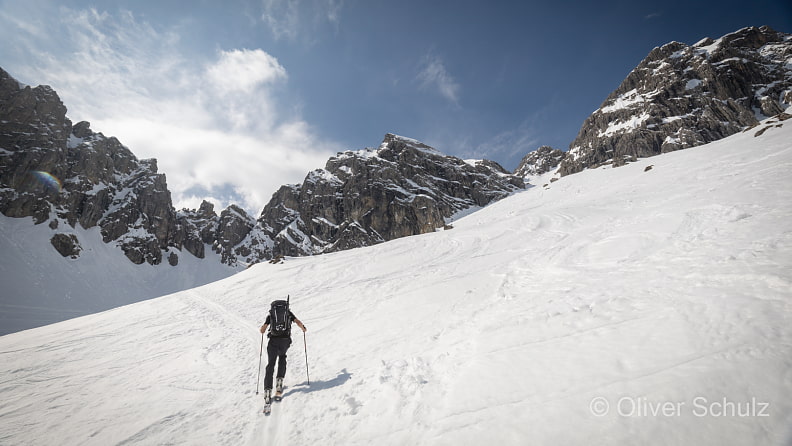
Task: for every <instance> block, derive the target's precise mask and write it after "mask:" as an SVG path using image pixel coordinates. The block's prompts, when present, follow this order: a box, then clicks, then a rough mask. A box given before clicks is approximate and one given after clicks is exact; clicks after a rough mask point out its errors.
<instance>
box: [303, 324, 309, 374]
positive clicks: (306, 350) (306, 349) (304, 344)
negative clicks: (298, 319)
mask: <svg viewBox="0 0 792 446" xmlns="http://www.w3.org/2000/svg"><path fill="white" fill-rule="evenodd" d="M303 347H305V376H306V377H307V378H308V385H309V386H310V385H311V376H310V375H309V374H308V344H307V343H306V342H305V332H303Z"/></svg>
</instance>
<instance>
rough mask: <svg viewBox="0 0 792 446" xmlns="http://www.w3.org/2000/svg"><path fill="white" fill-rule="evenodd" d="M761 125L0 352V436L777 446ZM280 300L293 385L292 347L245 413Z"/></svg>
mask: <svg viewBox="0 0 792 446" xmlns="http://www.w3.org/2000/svg"><path fill="white" fill-rule="evenodd" d="M773 125H776V124H773ZM764 126H766V125H764ZM764 126H763V127H764ZM758 130H759V128H756V129H753V130H749V131H747V132H745V133H741V134H738V135H735V136H733V137H730V138H728V139H726V140H723V141H720V142H716V143H712V144H709V145H707V146H702V147H699V148H693V149H688V150H684V151H680V152H674V153H670V154H666V155H662V156H658V157H654V158H649V159H646V160H640V161H639V162H636V163H632V164H628V165H627V166H624V167H620V168H617V169H610V168H607V169H598V170H589V171H584V172H582V173H579V174H576V175H572V176H568V177H565V178H562V179H561V180H560V181H558V182H555V183H551V184H549V185H548V186H547V187H542V185H537V187H533V188H530V189H528V190H526V191H525V192H522V193H518V194H515V195H513V196H511V197H509V198H507V199H504V200H502V201H500V202H497V203H495V204H493V205H491V206H488V207H486V208H484V209H482V210H481V211H479V212H476V213H474V214H471V215H469V216H467V217H464V218H462V219H460V220H458V221H456V222H454V229H451V230H446V231H441V232H436V233H433V234H426V235H422V236H415V237H409V238H404V239H399V240H395V241H392V242H388V243H384V244H381V245H377V246H373V247H369V248H362V249H355V250H351V251H345V252H339V253H334V254H327V255H321V256H316V257H311V258H288V259H286V261H285V262H284V263H282V264H277V265H273V264H269V263H265V264H260V265H256V266H254V267H252V268H250V269H248V270H246V271H244V272H241V273H239V274H237V275H235V276H232V277H230V278H228V279H225V280H222V281H220V282H216V283H213V284H209V285H206V286H203V287H201V288H197V289H193V290H189V291H184V292H180V293H177V294H173V295H169V296H165V297H162V298H159V299H154V300H150V301H146V302H142V303H138V304H134V305H130V306H127V307H122V308H118V309H115V310H111V311H108V312H105V313H100V314H96V315H92V316H87V317H83V318H78V319H74V320H70V321H66V322H62V323H59V324H55V325H51V326H47V327H43V328H39V329H33V330H28V331H25V332H21V333H15V334H11V335H7V336H3V337H0V377H2V378H0V380H1V383H0V419H1V420H2V423H0V444H14V445H18V444H59V445H62V444H89V445H90V444H95V445H108V444H212V445H214V444H233V445H237V444H243V445H244V444H259V445H311V444H314V445H319V444H321V445H330V444H334V445H335V444H337V445H370V444H387V445H407V444H422V445H478V444H499V445H500V444H514V445H524V444H579V445H590V444H607V445H612V444H696V445H701V444H711V445H724V444H763V445H766V444H777V445H784V444H789V443H790V441H791V440H792V205H790V203H792V187H790V186H792V184H791V183H790V181H791V180H790V178H792V177H790V175H789V172H790V169H792V121H787V122H786V123H785V124H784V125H783V127H782V128H776V127H772V128H770V129H769V130H767V131H765V132H764V134H762V135H761V136H759V137H755V136H754V134H755V133H756V131H758ZM649 165H652V166H653V168H652V169H651V170H649V171H645V168H646V167H647V166H649ZM287 294H289V295H290V296H291V302H292V309H293V311H294V312H295V313H296V314H297V316H298V317H299V318H300V319H301V320H302V321H303V322H305V324H306V325H307V326H308V329H309V331H308V334H307V341H308V345H307V353H308V359H309V363H310V378H311V384H310V386H309V385H308V384H307V382H306V364H305V356H304V355H305V353H304V345H303V338H302V336H298V337H296V338H295V342H294V344H293V345H292V348H291V350H290V355H289V358H290V361H291V362H290V363H289V369H288V374H287V377H286V385H287V388H286V397H285V398H284V400H283V401H282V402H280V403H276V404H275V406H274V408H273V413H272V415H271V416H270V417H265V416H264V415H262V414H261V409H262V405H263V398H262V396H261V395H256V394H255V390H256V376H257V370H258V364H259V347H260V342H261V336H260V334H259V333H258V331H257V327H258V326H259V325H260V324H262V323H263V321H264V318H265V315H266V311H267V308H268V305H269V302H270V300H273V299H276V298H282V297H285V296H286V295H287Z"/></svg>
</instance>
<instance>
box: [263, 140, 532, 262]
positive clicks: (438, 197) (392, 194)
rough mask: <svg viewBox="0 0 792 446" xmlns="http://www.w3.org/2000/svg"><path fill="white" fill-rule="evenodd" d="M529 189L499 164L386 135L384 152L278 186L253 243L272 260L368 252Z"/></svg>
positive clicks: (362, 153)
mask: <svg viewBox="0 0 792 446" xmlns="http://www.w3.org/2000/svg"><path fill="white" fill-rule="evenodd" d="M524 187H525V184H524V182H523V180H522V179H521V178H519V177H517V176H515V175H512V174H510V173H509V172H507V171H506V170H505V169H504V168H503V167H501V166H500V165H498V164H497V163H495V162H492V161H487V160H484V161H478V162H475V163H469V162H466V161H463V160H461V159H459V158H456V157H453V156H447V155H444V154H442V153H440V152H438V151H437V150H435V149H434V148H432V147H429V146H427V145H425V144H423V143H421V142H419V141H416V140H414V139H410V138H405V137H401V136H396V135H393V134H387V135H385V139H384V140H383V141H382V144H380V146H379V148H377V149H371V148H369V149H364V150H359V151H346V152H343V153H339V154H338V155H337V156H335V157H332V158H330V159H329V160H328V161H327V164H326V165H325V168H324V169H317V170H314V171H313V172H310V173H309V174H308V176H306V178H305V180H304V181H303V183H302V184H298V185H287V186H283V187H281V188H280V189H279V190H278V191H277V192H276V193H275V194H274V195H273V197H272V199H271V200H270V202H269V203H268V204H267V205H266V206H265V207H264V210H263V211H262V212H261V216H260V217H259V219H258V222H257V227H256V230H254V231H252V232H253V233H254V234H255V237H251V238H250V240H251V241H252V242H253V243H256V245H255V246H258V247H262V246H266V248H265V249H264V252H266V253H267V254H268V256H269V257H273V256H281V255H286V256H300V255H311V254H318V253H323V252H332V251H339V250H344V249H350V248H356V247H359V246H368V245H372V244H376V243H380V242H384V241H388V240H393V239H395V238H399V237H405V236H409V235H417V234H423V233H426V232H432V231H435V230H436V229H437V228H442V227H444V226H445V225H446V224H447V222H448V221H449V219H451V218H452V217H453V216H454V215H455V214H457V213H459V212H461V211H464V210H466V209H468V208H471V207H476V206H486V205H487V204H489V203H491V202H493V201H496V200H499V199H501V198H504V197H506V196H507V195H509V194H511V193H513V192H514V191H517V190H520V189H522V188H524Z"/></svg>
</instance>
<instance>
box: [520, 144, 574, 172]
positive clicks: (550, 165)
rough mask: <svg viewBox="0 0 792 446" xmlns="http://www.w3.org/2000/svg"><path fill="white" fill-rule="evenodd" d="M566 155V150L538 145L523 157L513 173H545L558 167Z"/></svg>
mask: <svg viewBox="0 0 792 446" xmlns="http://www.w3.org/2000/svg"><path fill="white" fill-rule="evenodd" d="M566 155H567V152H564V151H563V150H559V149H554V148H552V147H550V146H542V147H539V148H538V149H536V150H534V151H533V152H530V153H529V154H527V155H525V157H523V159H522V160H521V161H520V164H519V165H518V166H517V169H515V170H514V174H515V175H517V176H520V177H530V176H535V175H542V174H545V173H547V172H550V171H552V170H553V169H555V168H556V167H558V165H559V164H560V163H561V161H563V160H564V158H566Z"/></svg>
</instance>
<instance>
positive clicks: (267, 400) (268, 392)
mask: <svg viewBox="0 0 792 446" xmlns="http://www.w3.org/2000/svg"><path fill="white" fill-rule="evenodd" d="M271 403H272V389H264V404H271Z"/></svg>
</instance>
